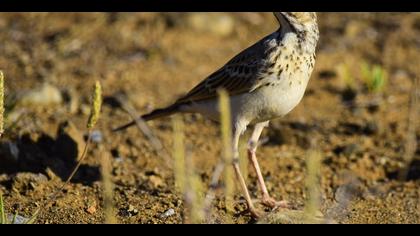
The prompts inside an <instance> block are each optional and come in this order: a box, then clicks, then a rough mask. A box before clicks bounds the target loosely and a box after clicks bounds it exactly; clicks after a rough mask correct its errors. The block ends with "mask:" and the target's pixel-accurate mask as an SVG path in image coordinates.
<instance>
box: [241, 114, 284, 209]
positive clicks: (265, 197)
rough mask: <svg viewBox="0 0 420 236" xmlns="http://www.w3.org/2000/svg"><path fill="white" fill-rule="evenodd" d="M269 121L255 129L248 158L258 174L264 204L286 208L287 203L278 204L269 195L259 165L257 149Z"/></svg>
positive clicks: (250, 140) (259, 124) (256, 126)
mask: <svg viewBox="0 0 420 236" xmlns="http://www.w3.org/2000/svg"><path fill="white" fill-rule="evenodd" d="M268 123H269V122H268V121H266V122H261V123H257V124H256V125H255V127H254V131H253V132H252V135H251V138H250V139H249V141H248V158H249V160H250V162H251V164H252V167H253V168H254V170H255V172H256V173H257V178H258V185H259V186H260V188H261V191H262V194H263V195H262V199H261V202H262V204H264V205H266V206H268V207H272V208H274V207H286V206H287V203H286V202H284V201H281V202H277V201H276V200H274V199H273V198H272V197H270V194H269V193H268V190H267V186H266V185H265V182H264V177H263V175H262V173H261V169H260V165H259V164H258V160H257V155H256V151H257V147H258V140H259V138H260V135H261V133H262V131H263V129H264V128H265V127H268Z"/></svg>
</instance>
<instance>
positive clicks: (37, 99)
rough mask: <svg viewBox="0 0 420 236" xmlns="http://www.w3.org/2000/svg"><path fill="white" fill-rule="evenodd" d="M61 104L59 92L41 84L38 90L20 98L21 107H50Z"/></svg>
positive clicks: (54, 88)
mask: <svg viewBox="0 0 420 236" xmlns="http://www.w3.org/2000/svg"><path fill="white" fill-rule="evenodd" d="M62 102H63V97H62V94H61V92H60V90H59V89H58V88H57V87H55V86H53V85H51V84H48V83H45V84H43V85H42V86H41V87H39V88H35V89H33V90H31V91H29V92H27V93H25V94H23V96H22V97H21V98H20V100H19V102H18V103H20V104H21V105H27V106H28V105H29V106H31V105H32V106H47V107H48V106H51V105H59V104H61V103H62Z"/></svg>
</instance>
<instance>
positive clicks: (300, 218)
mask: <svg viewBox="0 0 420 236" xmlns="http://www.w3.org/2000/svg"><path fill="white" fill-rule="evenodd" d="M306 223H314V224H322V223H334V222H329V221H328V220H327V219H325V218H324V216H323V215H322V213H321V212H318V213H317V214H316V216H315V217H308V216H307V215H305V212H304V211H301V210H289V209H281V210H279V211H278V212H274V213H270V214H268V215H267V216H265V217H264V218H263V219H261V220H260V221H259V222H258V224H306Z"/></svg>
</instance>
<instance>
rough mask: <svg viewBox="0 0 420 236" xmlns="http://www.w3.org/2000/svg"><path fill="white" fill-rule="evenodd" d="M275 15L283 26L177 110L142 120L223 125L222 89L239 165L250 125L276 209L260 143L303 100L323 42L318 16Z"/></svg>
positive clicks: (253, 148) (196, 90) (265, 200)
mask: <svg viewBox="0 0 420 236" xmlns="http://www.w3.org/2000/svg"><path fill="white" fill-rule="evenodd" d="M274 15H275V17H276V18H277V20H278V21H279V23H280V27H279V29H278V30H276V31H275V32H273V33H272V34H270V35H268V36H266V37H264V38H263V39H261V40H260V41H258V42H257V43H255V44H254V45H252V46H250V47H248V48H247V49H245V50H243V51H242V52H241V53H239V54H238V55H237V56H235V57H234V58H232V59H231V60H229V61H228V62H227V63H226V64H225V65H224V66H223V67H221V68H220V69H219V70H217V71H216V72H214V73H212V74H211V75H210V76H208V77H207V78H206V79H204V80H203V81H202V82H201V83H199V84H198V85H197V86H196V87H194V88H193V89H192V90H191V91H190V92H188V93H187V94H186V95H185V96H183V97H181V98H180V99H178V100H177V101H176V102H175V103H174V104H173V105H171V106H169V107H167V108H164V109H158V110H155V111H153V112H151V113H149V114H146V115H144V116H142V118H143V119H145V120H151V119H155V118H158V117H162V116H167V115H170V114H173V113H177V112H198V113H201V114H203V115H204V116H206V117H208V118H210V119H213V120H218V118H219V112H218V100H217V90H218V89H220V88H223V89H225V90H227V92H228V93H229V95H230V102H231V109H232V125H233V128H234V130H233V137H234V138H233V148H234V153H235V157H234V160H237V159H238V155H239V154H238V142H239V137H240V135H241V134H242V133H243V132H244V131H245V130H246V128H247V126H248V125H250V124H255V128H254V132H253V134H252V136H251V139H250V141H249V158H250V160H251V163H252V165H253V166H254V169H255V171H256V172H257V177H258V183H259V185H260V187H261V189H262V192H263V201H262V202H263V203H264V204H266V205H270V206H273V207H274V206H275V205H277V202H275V201H274V200H273V199H272V198H271V197H270V196H269V194H268V192H267V189H266V187H265V183H264V180H263V178H262V174H261V171H260V168H259V165H258V162H257V159H256V155H255V152H256V148H257V142H258V139H259V136H260V135H261V132H262V130H263V128H264V127H266V126H268V122H269V120H272V119H275V118H278V117H282V116H284V115H286V114H287V113H289V112H290V111H291V110H292V109H293V108H294V107H295V106H296V105H297V104H298V103H299V102H300V100H301V99H302V97H303V95H304V92H305V90H306V86H307V84H308V81H309V78H310V76H311V73H312V70H313V68H314V65H315V49H316V45H317V42H318V38H319V33H318V25H317V19H316V14H315V13H312V12H293V13H291V12H275V13H274ZM133 124H134V123H133V122H132V123H130V124H128V125H125V126H123V127H121V128H118V129H117V130H121V129H125V128H127V127H129V126H131V125H133ZM234 168H235V171H236V174H237V177H238V180H239V181H240V183H241V186H242V188H243V191H244V195H245V198H246V200H247V203H248V206H249V209H250V211H251V213H252V214H253V215H254V216H258V215H259V214H258V213H257V211H256V209H255V208H254V206H253V204H252V201H251V199H250V196H249V193H248V190H247V187H246V184H245V182H244V180H243V178H242V176H241V173H240V171H239V167H238V166H237V161H234Z"/></svg>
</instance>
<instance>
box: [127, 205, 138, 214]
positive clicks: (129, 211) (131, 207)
mask: <svg viewBox="0 0 420 236" xmlns="http://www.w3.org/2000/svg"><path fill="white" fill-rule="evenodd" d="M127 212H128V213H129V214H130V216H133V215H137V214H138V213H139V210H137V209H136V208H135V207H134V206H133V205H131V204H130V205H129V206H128V209H127Z"/></svg>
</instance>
